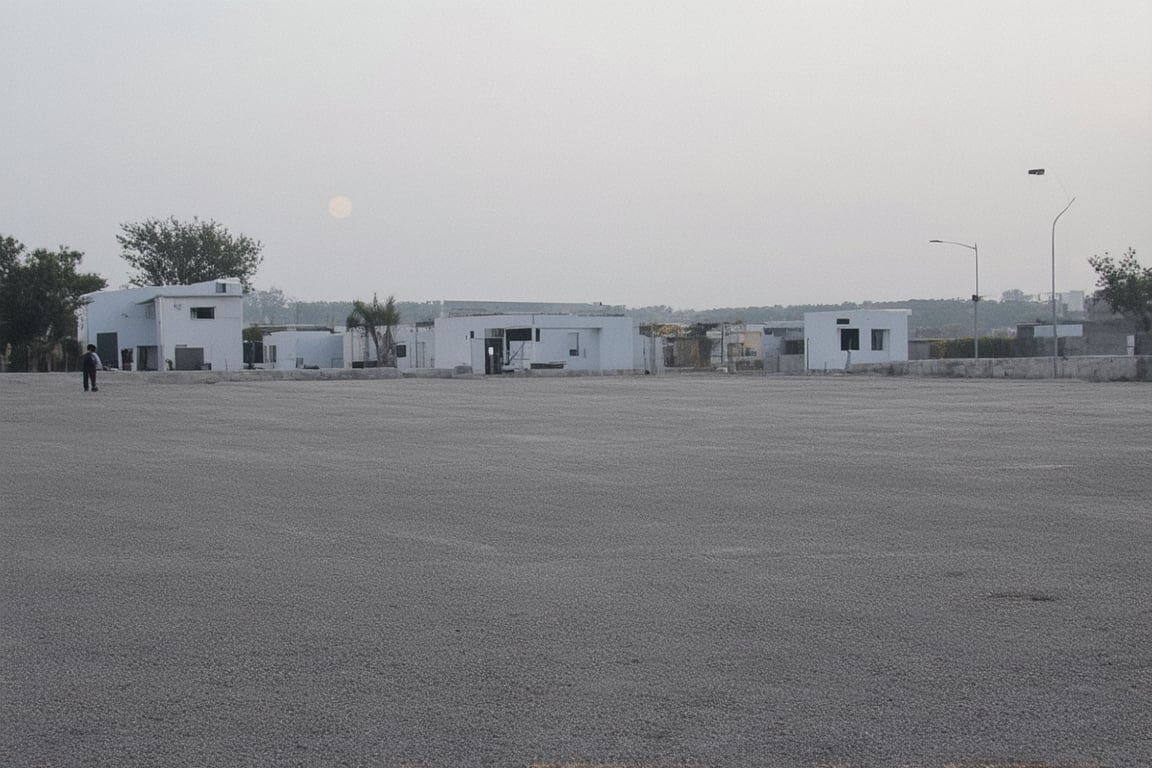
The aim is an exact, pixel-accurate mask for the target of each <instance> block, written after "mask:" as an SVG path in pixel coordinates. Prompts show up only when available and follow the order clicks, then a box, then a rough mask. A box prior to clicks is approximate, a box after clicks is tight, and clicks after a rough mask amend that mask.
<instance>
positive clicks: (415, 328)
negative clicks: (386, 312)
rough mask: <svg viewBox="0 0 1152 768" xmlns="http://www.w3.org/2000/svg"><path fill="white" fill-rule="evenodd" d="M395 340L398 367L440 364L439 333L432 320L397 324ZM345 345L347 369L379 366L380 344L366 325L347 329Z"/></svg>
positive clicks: (411, 367) (401, 368)
mask: <svg viewBox="0 0 1152 768" xmlns="http://www.w3.org/2000/svg"><path fill="white" fill-rule="evenodd" d="M392 343H393V344H395V345H396V368H397V369H399V370H401V371H406V370H411V369H413V368H435V367H436V333H435V331H434V329H433V328H432V324H431V323H417V324H415V325H397V326H395V327H394V328H393V329H392ZM343 345H344V367H345V368H363V367H365V366H367V367H369V368H372V367H374V366H375V365H376V346H375V345H374V344H373V343H372V340H371V339H369V338H368V335H367V334H366V333H365V331H364V329H363V328H351V329H348V330H345V331H344V335H343Z"/></svg>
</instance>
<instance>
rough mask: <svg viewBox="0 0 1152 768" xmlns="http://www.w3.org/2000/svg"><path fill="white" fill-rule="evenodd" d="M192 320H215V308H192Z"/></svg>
mask: <svg viewBox="0 0 1152 768" xmlns="http://www.w3.org/2000/svg"><path fill="white" fill-rule="evenodd" d="M192 319H193V320H215V319H216V307H192Z"/></svg>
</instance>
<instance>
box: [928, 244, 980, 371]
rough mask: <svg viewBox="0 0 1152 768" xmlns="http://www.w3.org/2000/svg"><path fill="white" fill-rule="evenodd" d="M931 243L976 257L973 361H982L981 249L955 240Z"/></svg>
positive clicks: (973, 296) (973, 306)
mask: <svg viewBox="0 0 1152 768" xmlns="http://www.w3.org/2000/svg"><path fill="white" fill-rule="evenodd" d="M928 242H930V243H943V244H945V245H958V246H960V247H961V248H967V249H968V250H970V251H972V253H973V254H975V256H976V293H974V294H972V359H973V360H979V359H980V310H979V307H980V249H979V248H977V247H976V246H977V243H972V245H968V243H958V242H956V241H955V240H929V241H928Z"/></svg>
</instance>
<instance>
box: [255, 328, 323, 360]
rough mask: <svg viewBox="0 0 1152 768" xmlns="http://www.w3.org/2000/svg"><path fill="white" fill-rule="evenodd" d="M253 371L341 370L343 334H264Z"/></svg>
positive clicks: (299, 330)
mask: <svg viewBox="0 0 1152 768" xmlns="http://www.w3.org/2000/svg"><path fill="white" fill-rule="evenodd" d="M263 344H264V348H263V358H264V359H263V362H262V363H258V364H256V367H257V368H273V369H276V370H292V369H295V368H343V367H344V333H343V332H342V331H337V330H333V329H331V328H281V329H277V330H274V331H270V332H268V333H266V334H264V342H263Z"/></svg>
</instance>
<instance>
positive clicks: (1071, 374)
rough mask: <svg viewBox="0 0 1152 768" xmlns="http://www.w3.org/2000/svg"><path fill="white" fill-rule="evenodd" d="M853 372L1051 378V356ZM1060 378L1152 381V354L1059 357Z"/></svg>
mask: <svg viewBox="0 0 1152 768" xmlns="http://www.w3.org/2000/svg"><path fill="white" fill-rule="evenodd" d="M848 372H849V373H861V374H870V375H874V376H940V377H945V378H969V379H1050V378H1052V358H1051V357H1000V358H990V359H982V360H960V359H956V358H950V359H947V360H908V361H906V362H899V363H877V364H868V365H853V366H852V367H851V368H849V369H848ZM1056 378H1060V379H1084V380H1086V381H1152V356H1148V355H1139V356H1117V357H1104V356H1101V357H1058V358H1056Z"/></svg>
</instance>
